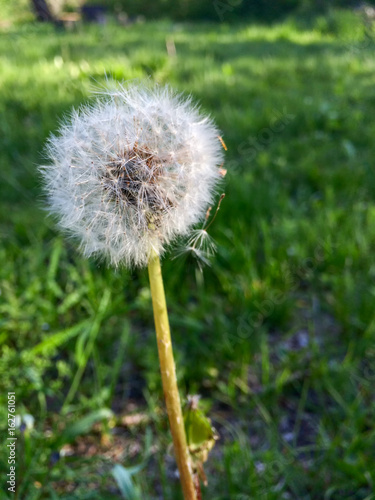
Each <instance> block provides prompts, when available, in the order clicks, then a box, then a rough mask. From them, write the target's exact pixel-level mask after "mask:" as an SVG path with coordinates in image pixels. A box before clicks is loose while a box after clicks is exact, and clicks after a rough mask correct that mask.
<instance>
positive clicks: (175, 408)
mask: <svg viewBox="0 0 375 500" xmlns="http://www.w3.org/2000/svg"><path fill="white" fill-rule="evenodd" d="M148 272H149V277H150V287H151V296H152V305H153V309H154V319H155V328H156V338H157V343H158V351H159V360H160V371H161V378H162V382H163V390H164V398H165V403H166V406H167V413H168V418H169V425H170V428H171V433H172V439H173V446H174V451H175V455H176V461H177V466H178V470H179V473H180V480H181V486H182V491H183V493H184V498H185V500H196V498H197V497H196V493H195V488H194V482H193V476H192V472H191V463H190V454H189V450H188V447H187V442H186V434H185V427H184V419H183V416H182V410H181V403H180V395H179V392H178V386H177V378H176V367H175V363H174V359H173V350H172V340H171V334H170V329H169V321H168V311H167V304H166V301H165V294H164V286H163V278H162V274H161V267H160V259H159V257H158V255H156V254H153V255H152V256H151V258H150V260H149V263H148Z"/></svg>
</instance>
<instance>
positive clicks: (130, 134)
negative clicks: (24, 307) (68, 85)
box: [42, 84, 222, 266]
mask: <svg viewBox="0 0 375 500" xmlns="http://www.w3.org/2000/svg"><path fill="white" fill-rule="evenodd" d="M218 135H219V134H218V131H217V129H216V127H215V126H214V125H213V123H212V121H211V120H210V119H209V118H208V117H206V116H202V115H201V114H200V113H199V112H198V109H197V108H196V107H195V106H193V105H192V104H191V100H190V99H189V98H183V97H182V96H181V95H178V94H176V93H175V92H173V91H172V90H171V89H170V88H169V87H162V86H160V87H159V86H155V87H151V86H144V85H140V84H135V85H131V86H128V87H125V86H123V85H122V86H119V87H117V88H116V89H113V90H110V89H108V90H107V91H106V92H105V94H104V95H103V97H102V98H101V99H99V100H98V101H97V102H96V103H95V104H94V105H93V106H86V107H82V108H81V109H80V110H79V111H78V112H77V111H74V112H73V113H72V115H71V118H70V120H69V121H68V122H67V123H64V124H63V126H62V127H61V129H60V134H59V135H58V136H52V137H51V138H50V140H49V143H48V146H47V153H48V156H49V158H50V160H51V164H50V165H48V166H46V167H42V170H43V176H44V180H45V187H46V191H47V194H48V201H49V207H50V210H51V212H52V213H55V214H56V215H57V216H58V218H59V224H60V226H61V227H62V228H63V229H65V230H67V231H68V232H69V233H71V234H72V235H73V236H76V237H77V238H78V240H79V241H80V246H81V249H82V251H83V253H84V254H85V255H86V256H91V255H96V256H98V257H102V258H105V259H107V260H109V261H110V263H111V264H113V265H115V266H118V265H121V264H125V265H126V266H146V265H147V264H148V261H149V259H150V256H151V255H152V254H153V253H156V254H157V255H159V256H160V255H162V254H163V252H164V250H165V249H166V248H167V246H168V244H169V243H171V242H172V241H173V240H175V239H176V237H177V236H180V235H186V234H188V232H189V230H190V229H191V227H192V226H193V225H194V224H196V223H197V222H198V221H199V220H201V219H202V218H203V216H204V214H205V212H206V210H207V207H208V205H209V204H210V203H212V201H213V197H214V194H215V187H216V186H217V183H218V181H219V179H220V178H221V175H220V172H219V168H218V166H219V165H220V164H221V163H222V147H221V145H220V142H219V140H218Z"/></svg>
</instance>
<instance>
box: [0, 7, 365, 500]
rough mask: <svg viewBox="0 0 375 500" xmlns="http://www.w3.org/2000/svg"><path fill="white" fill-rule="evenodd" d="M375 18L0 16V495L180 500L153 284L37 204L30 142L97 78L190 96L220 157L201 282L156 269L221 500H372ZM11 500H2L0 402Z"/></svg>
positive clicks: (201, 11) (62, 10)
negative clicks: (216, 137)
mask: <svg viewBox="0 0 375 500" xmlns="http://www.w3.org/2000/svg"><path fill="white" fill-rule="evenodd" d="M374 22H375V2H368V3H359V2H349V1H346V0H345V1H344V0H341V1H339V0H337V1H323V0H320V1H319V0H315V1H313V0H280V1H278V2H273V1H271V0H261V1H255V0H254V1H253V0H247V1H245V0H220V1H219V0H174V1H172V0H158V1H155V0H154V1H151V0H150V1H149V0H113V1H105V0H102V1H97V2H95V3H94V2H83V1H73V0H72V1H64V0H46V1H43V0H33V1H31V0H30V1H27V0H12V1H9V0H0V165H1V170H0V172H1V173H0V176H1V183H0V238H1V245H0V255H1V265H0V351H1V356H0V386H1V399H0V429H1V436H2V445H1V447H0V470H1V471H2V473H1V477H0V481H1V490H2V493H0V498H1V499H2V498H4V499H7V498H17V499H26V500H37V499H57V498H59V499H66V500H67V499H71V500H73V499H74V500H75V499H101V500H105V499H117V498H126V499H128V500H130V499H166V500H167V499H168V500H172V499H173V500H174V499H179V498H181V496H180V492H179V489H180V488H179V482H178V478H177V476H176V466H175V461H174V459H173V453H172V450H171V447H170V446H169V445H170V437H169V431H168V425H167V419H166V415H165V411H164V403H163V395H162V389H161V382H160V377H159V366H158V358H157V350H156V341H155V334H154V326H153V316H152V308H151V299H150V292H149V287H148V278H147V272H146V271H145V270H137V271H129V270H126V269H121V270H118V271H115V270H113V269H107V268H106V267H105V266H104V265H100V264H98V263H97V262H95V261H92V260H90V261H89V260H86V259H83V258H82V257H81V256H80V255H79V253H78V251H77V249H76V244H75V242H74V241H71V240H69V239H68V238H64V237H63V236H62V235H61V234H60V233H59V232H58V231H57V230H56V228H55V224H54V221H53V220H52V219H51V218H49V217H47V215H46V212H45V211H44V210H43V203H44V202H43V197H42V192H41V181H40V178H39V175H38V173H37V166H38V165H39V164H42V163H43V162H44V161H45V160H44V157H43V144H44V142H45V140H46V138H47V136H48V135H49V133H50V132H51V131H52V132H54V131H56V130H57V128H58V126H59V123H60V119H61V117H62V116H64V114H66V113H67V112H68V111H69V109H70V108H71V107H72V106H76V107H78V106H79V105H80V104H81V103H84V102H86V103H87V102H90V101H92V99H93V91H94V90H95V89H97V88H98V87H100V86H101V85H103V84H104V83H105V82H106V80H107V79H108V78H113V79H115V80H119V81H123V80H129V79H134V78H140V79H142V78H151V79H152V80H155V81H158V82H161V83H169V84H171V85H172V86H173V87H175V88H177V89H178V90H180V91H183V92H185V93H188V94H192V95H193V96H194V98H195V99H196V100H197V101H199V102H200V104H201V105H202V108H203V109H204V110H205V111H207V112H208V113H210V115H211V116H212V117H213V118H214V119H215V120H216V122H217V124H218V126H219V127H220V129H221V130H222V134H223V138H224V140H225V142H226V144H227V147H228V152H227V153H226V164H225V168H226V169H227V171H228V173H227V176H226V186H225V192H226V198H225V199H224V201H223V203H222V205H221V209H220V212H219V213H218V216H217V218H216V219H215V222H214V223H213V225H212V226H211V228H210V232H211V235H212V236H213V237H214V239H215V240H216V243H217V245H218V252H217V254H216V256H215V258H214V259H213V260H212V262H211V266H208V267H205V268H204V269H203V271H201V270H200V269H199V266H198V265H197V262H195V261H194V259H191V258H190V257H189V256H187V257H186V258H185V259H175V260H172V259H171V257H173V251H172V252H171V253H170V254H169V255H168V256H167V257H166V258H165V259H164V260H163V272H164V278H165V286H166V293H167V301H168V305H169V311H170V320H171V327H172V334H173V339H174V348H175V355H176V358H177V367H178V377H179V384H180V390H181V394H182V395H183V396H184V397H186V395H187V394H199V395H200V396H201V401H200V407H201V408H202V410H203V411H204V412H206V413H207V414H208V415H209V416H210V418H211V419H212V423H213V425H214V426H215V428H216V429H217V431H218V434H219V435H220V439H219V440H218V441H217V443H216V445H215V447H214V449H213V450H212V452H211V454H210V457H209V460H208V462H207V464H206V466H205V471H206V474H207V477H208V479H209V482H208V486H207V487H204V488H203V498H204V499H210V500H228V499H229V500H250V499H264V500H280V499H295V500H323V499H324V500H326V499H327V500H328V499H329V500H344V499H350V500H373V499H375V494H374V491H375V466H374V464H375V426H374V418H375V398H374V396H375V388H374V387H375V344H374V340H375V309H374V300H375V285H374V277H375V264H374V259H373V255H374V249H375V200H374V195H375V173H374V157H375V141H374V137H375V122H374V120H373V117H374V114H375V59H374V48H375V44H374V33H375V31H374V29H375V28H374ZM8 391H14V392H15V393H16V408H17V415H18V419H17V426H18V430H17V434H18V441H17V449H16V455H17V472H16V474H17V476H16V478H17V479H16V482H17V493H16V494H15V495H13V494H12V496H10V495H9V496H8V495H7V485H6V473H7V472H8V470H9V466H8V464H7V459H8V450H7V448H6V445H5V443H6V437H7V427H8V426H7V393H8Z"/></svg>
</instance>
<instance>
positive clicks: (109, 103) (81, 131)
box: [40, 83, 223, 499]
mask: <svg viewBox="0 0 375 500" xmlns="http://www.w3.org/2000/svg"><path fill="white" fill-rule="evenodd" d="M222 144H223V141H222V139H221V136H220V135H219V131H218V130H217V129H216V127H215V125H214V124H213V122H212V120H211V119H210V118H208V117H207V116H204V115H202V114H201V113H200V111H199V110H198V108H197V107H196V106H194V105H193V104H192V102H191V99H190V98H185V97H183V96H181V95H180V94H177V93H176V92H174V91H173V90H171V89H170V88H169V87H168V86H158V85H154V86H153V85H151V84H149V83H148V84H145V85H144V84H140V83H138V84H130V85H121V84H119V85H117V86H116V87H115V88H108V89H106V90H105V91H104V92H103V94H102V95H101V96H100V97H99V98H98V99H97V101H96V102H95V103H94V104H93V105H91V106H83V107H81V108H80V109H79V110H77V111H73V113H72V114H71V116H70V117H69V118H68V119H67V120H66V121H65V122H64V123H63V124H62V126H61V128H60V130H59V134H58V135H56V136H54V135H52V136H51V138H50V139H49V141H48V144H47V154H48V158H49V160H50V163H49V165H47V166H43V167H40V169H41V172H42V175H43V179H44V186H45V190H46V193H47V198H48V205H49V209H50V212H51V213H52V214H55V215H56V216H57V218H58V222H59V224H60V226H61V227H62V228H63V229H64V230H66V231H68V233H70V234H71V235H73V236H74V237H75V238H76V239H78V241H79V242H80V248H81V250H82V251H83V253H84V255H86V256H97V257H99V258H103V259H105V260H107V261H108V262H109V263H110V264H112V265H114V266H115V267H118V266H120V265H125V266H138V267H142V266H146V265H148V269H149V277H150V287H151V295H152V302H153V309H154V319H155V327H156V334H157V344H158V351H159V359H160V365H161V375H162V382H163V389H164V394H165V399H166V407H167V413H168V417H169V422H170V427H171V433H172V438H173V443H174V449H175V455H176V460H177V465H178V469H179V472H180V478H181V484H182V489H183V492H184V497H185V499H195V498H196V492H195V488H194V483H193V478H192V469H191V460H190V455H189V450H188V448H187V444H186V434H185V429H184V424H183V417H182V412H181V404H180V398H179V393H178V388H177V380H176V373H175V365H174V359H173V351H172V344H171V337H170V330H169V322H168V315H167V307H166V302H165V295H164V287H163V281H162V276H161V267H160V259H159V257H160V256H161V255H162V254H163V253H164V251H165V250H166V248H167V247H168V246H169V244H170V243H172V242H173V241H174V240H175V239H176V238H177V237H178V236H181V235H187V234H189V232H190V231H191V229H192V227H193V226H194V225H195V224H196V223H197V222H199V221H200V220H202V219H204V217H205V214H206V213H208V212H207V208H208V207H209V205H210V204H211V203H212V202H213V200H214V196H215V194H216V191H217V187H218V183H219V180H220V179H221V178H222V176H223V173H222V169H221V165H222V161H223V146H222ZM188 245H189V246H190V247H192V248H194V249H196V250H197V252H201V253H202V255H203V254H204V255H205V256H209V255H211V254H212V252H213V250H214V244H213V243H212V241H211V240H210V237H209V236H208V233H207V231H206V229H204V228H203V229H202V230H196V231H193V232H192V233H190V237H189V241H188Z"/></svg>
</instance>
